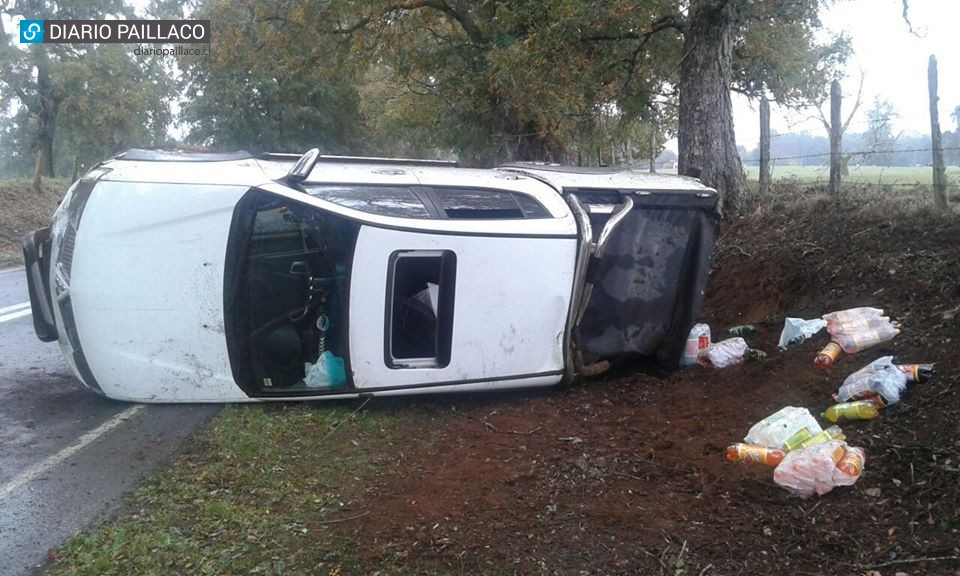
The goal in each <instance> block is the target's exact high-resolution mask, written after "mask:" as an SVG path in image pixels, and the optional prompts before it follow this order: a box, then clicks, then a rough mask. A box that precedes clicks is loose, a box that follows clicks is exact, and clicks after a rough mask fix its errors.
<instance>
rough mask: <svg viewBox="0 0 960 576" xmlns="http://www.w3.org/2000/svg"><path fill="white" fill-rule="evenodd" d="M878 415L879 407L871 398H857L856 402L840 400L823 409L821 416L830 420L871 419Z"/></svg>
mask: <svg viewBox="0 0 960 576" xmlns="http://www.w3.org/2000/svg"><path fill="white" fill-rule="evenodd" d="M879 415H880V408H879V407H878V406H877V404H876V403H875V402H873V401H871V400H857V401H856V402H841V403H840V404H834V405H833V406H831V407H829V408H827V409H826V411H824V413H823V414H822V416H823V417H824V418H826V419H827V420H829V421H830V422H837V421H839V420H841V419H846V420H872V419H874V418H876V417H877V416H879Z"/></svg>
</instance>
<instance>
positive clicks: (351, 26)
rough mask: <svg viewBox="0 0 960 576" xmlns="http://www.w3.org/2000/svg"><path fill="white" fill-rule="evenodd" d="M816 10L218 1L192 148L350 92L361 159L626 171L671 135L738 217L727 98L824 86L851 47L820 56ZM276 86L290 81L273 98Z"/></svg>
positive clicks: (243, 138)
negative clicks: (418, 156)
mask: <svg viewBox="0 0 960 576" xmlns="http://www.w3.org/2000/svg"><path fill="white" fill-rule="evenodd" d="M818 7H819V2H815V1H814V2H797V1H796V0H752V1H750V0H693V1H692V2H690V3H689V5H688V3H687V2H685V1H684V2H681V1H680V0H642V1H637V0H610V1H608V2H582V1H581V0H546V1H541V0H536V1H535V0H512V1H507V0H363V1H361V0H342V1H340V2H329V1H328V0H305V1H304V2H302V3H298V4H295V5H289V4H287V3H278V4H271V5H265V4H254V3H251V2H249V0H248V1H247V2H246V3H242V4H236V3H222V2H213V1H212V0H210V1H209V2H207V3H204V4H203V5H202V6H201V10H200V11H199V12H198V13H197V14H196V15H211V14H215V15H216V19H217V22H221V25H220V26H219V29H220V30H225V32H223V33H221V34H220V36H221V38H220V40H218V42H219V43H218V44H217V45H216V46H215V50H214V55H215V58H214V59H208V60H207V61H197V62H196V63H193V64H191V65H190V68H189V69H188V71H187V76H188V82H189V90H190V92H189V94H190V102H189V103H188V105H187V109H186V113H185V116H184V117H185V119H187V120H188V121H190V122H192V123H193V125H194V130H193V131H192V135H193V136H194V137H196V138H197V139H199V140H202V141H208V142H212V141H214V140H220V141H229V142H231V143H235V144H238V145H240V144H242V143H244V142H250V141H252V142H258V141H260V140H262V139H263V138H264V136H265V135H266V136H269V135H270V134H280V135H282V134H284V133H286V132H288V131H289V130H288V129H282V130H281V129H277V128H275V127H279V126H280V125H281V124H282V123H283V122H285V120H284V119H283V118H277V117H276V115H275V114H274V112H273V111H274V110H276V109H277V104H278V102H279V101H280V98H281V95H283V96H284V97H285V98H287V99H288V100H291V101H293V102H294V103H299V102H303V96H302V95H303V94H304V93H309V92H310V91H311V90H313V89H314V88H312V87H317V88H319V84H320V83H326V84H327V85H338V83H339V85H341V86H343V87H344V92H343V93H342V94H341V96H344V95H347V94H348V93H349V88H350V87H355V88H356V90H357V95H358V99H359V110H360V113H361V114H362V115H363V117H362V118H360V119H359V122H360V123H361V124H362V130H361V133H362V142H363V146H364V147H365V148H367V149H374V150H383V149H384V148H388V149H396V148H398V149H401V150H403V151H408V150H420V151H422V152H426V153H428V154H443V153H444V151H450V152H452V153H454V154H456V155H457V156H458V157H460V159H461V160H465V161H467V162H468V163H474V164H483V165H491V164H496V163H499V162H503V161H509V160H547V161H556V162H576V161H586V162H590V161H592V159H594V158H597V157H598V151H599V152H600V154H599V156H600V157H601V158H606V159H605V160H602V161H603V162H607V161H608V160H609V159H610V158H611V157H616V158H617V161H620V160H621V159H625V160H626V161H629V159H630V157H631V156H632V155H633V153H634V152H636V153H638V154H644V156H646V155H649V154H650V151H644V152H641V149H642V150H646V149H648V148H651V147H652V148H656V147H658V143H659V142H663V141H664V140H666V138H667V137H668V136H669V135H671V134H672V133H675V132H676V133H677V134H678V137H679V139H680V149H681V150H680V157H681V160H680V164H681V167H682V169H687V168H688V167H691V166H695V167H698V168H700V169H701V171H702V177H703V180H704V181H705V182H706V183H707V184H709V185H712V186H714V187H716V188H717V189H718V190H720V192H721V193H722V194H723V195H724V196H725V198H726V200H727V205H728V207H730V208H734V209H735V207H736V200H737V194H738V192H739V189H740V187H741V186H742V175H741V167H740V162H739V158H738V157H737V154H736V148H735V146H734V143H733V123H732V118H731V111H730V106H729V102H730V97H729V90H731V89H736V90H740V91H742V92H744V93H747V94H757V93H760V92H761V91H762V92H765V93H769V94H771V95H772V96H771V97H773V98H776V99H781V100H784V101H786V100H790V99H796V98H798V97H799V96H798V95H801V94H808V93H811V92H814V91H815V89H816V87H818V86H821V85H822V83H823V82H824V81H825V78H826V76H827V75H828V72H829V70H830V68H831V66H833V64H834V63H835V62H837V61H838V60H839V59H840V57H839V56H836V55H835V53H837V50H838V49H839V48H842V46H841V45H842V42H827V43H824V44H821V43H819V42H818V40H817V38H818V36H817V33H818V30H819V21H818V20H817V18H816V14H817V10H818ZM223 23H226V24H223ZM787 40H789V41H787ZM779 42H783V43H784V44H785V45H786V46H787V48H786V49H783V50H781V49H780V48H779V45H778V43H779ZM718 55H719V57H718ZM282 79H295V80H296V81H295V82H293V83H292V84H291V85H290V86H285V87H283V88H278V87H277V86H276V83H277V82H279V81H281V80H282ZM338 97H339V96H338V95H336V94H331V95H328V96H327V97H325V98H322V99H321V100H320V101H319V102H318V104H325V103H326V102H332V101H334V100H335V99H336V98H338ZM344 101H345V102H348V105H346V106H341V107H340V108H339V109H343V110H346V111H347V113H346V114H341V115H340V116H346V117H350V118H352V117H353V108H352V106H353V104H350V103H349V101H348V100H344ZM331 128H332V127H331V126H324V125H322V124H320V125H317V127H316V130H314V131H313V132H314V133H315V134H318V135H321V134H327V133H329V130H330V129H331ZM224 135H230V136H229V137H225V136H224ZM347 141H348V142H356V139H355V138H354V139H353V140H347ZM611 148H612V150H611Z"/></svg>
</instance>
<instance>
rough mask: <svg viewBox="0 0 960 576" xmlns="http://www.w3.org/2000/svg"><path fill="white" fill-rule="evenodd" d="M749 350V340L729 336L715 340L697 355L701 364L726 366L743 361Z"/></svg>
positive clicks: (714, 366)
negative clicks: (718, 340) (725, 338)
mask: <svg viewBox="0 0 960 576" xmlns="http://www.w3.org/2000/svg"><path fill="white" fill-rule="evenodd" d="M746 351H747V341H746V340H744V339H743V338H729V339H727V340H721V341H720V342H714V343H713V344H711V345H710V346H708V347H707V348H706V349H705V350H701V351H700V354H699V355H698V356H697V360H698V361H699V362H700V364H702V365H704V366H707V367H710V368H726V367H727V366H733V365H734V364H740V363H741V362H743V355H744V353H745V352H746Z"/></svg>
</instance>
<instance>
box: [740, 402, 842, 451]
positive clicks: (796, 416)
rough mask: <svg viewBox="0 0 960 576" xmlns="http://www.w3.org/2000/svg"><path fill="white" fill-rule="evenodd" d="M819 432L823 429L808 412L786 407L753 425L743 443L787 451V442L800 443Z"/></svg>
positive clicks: (803, 409) (794, 407) (802, 409)
mask: <svg viewBox="0 0 960 576" xmlns="http://www.w3.org/2000/svg"><path fill="white" fill-rule="evenodd" d="M821 432H823V429H822V428H821V427H820V423H819V422H817V419H816V418H814V417H813V415H812V414H810V411H809V410H807V409H806V408H798V407H796V406H787V407H785V408H781V409H780V410H779V411H777V412H776V413H774V414H771V415H770V416H767V417H766V418H764V419H763V420H761V421H759V422H757V423H756V424H754V425H753V426H752V427H751V428H750V430H749V431H748V432H747V435H746V436H744V438H743V441H744V442H746V443H747V444H759V445H761V446H769V447H771V448H786V449H789V448H790V447H789V446H788V442H790V441H795V442H802V441H805V440H807V439H809V438H810V437H812V436H816V435H817V434H820V433H821ZM794 439H797V440H794Z"/></svg>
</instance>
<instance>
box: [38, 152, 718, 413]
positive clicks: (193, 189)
mask: <svg viewBox="0 0 960 576" xmlns="http://www.w3.org/2000/svg"><path fill="white" fill-rule="evenodd" d="M719 218H720V215H719V206H718V198H717V194H716V192H715V191H713V190H711V189H709V188H707V187H705V186H703V185H702V184H700V183H699V182H698V181H696V180H693V179H689V178H681V177H675V176H658V175H650V174H645V173H639V172H632V171H616V170H606V169H588V168H567V167H559V166H551V165H541V164H514V165H509V166H502V167H500V168H497V169H489V170H481V169H466V168H459V167H456V166H455V165H453V164H452V163H446V162H434V161H418V160H402V159H378V158H353V157H329V156H322V155H320V154H319V153H318V152H317V151H315V150H312V151H310V152H308V153H307V154H305V155H303V156H302V157H298V156H289V157H288V156H284V155H265V156H262V157H253V156H250V155H248V154H245V153H237V154H225V155H224V154H216V155H215V154H188V153H180V152H159V151H149V150H131V151H128V152H126V153H124V154H121V155H119V156H117V157H115V158H113V159H111V160H109V161H107V162H104V163H102V164H100V165H99V166H97V167H96V168H95V169H93V170H92V171H91V172H90V173H88V174H87V175H85V176H84V177H83V178H82V179H81V180H79V181H78V182H76V183H75V184H74V185H73V186H72V187H71V189H70V190H69V191H68V193H67V195H66V197H65V198H64V201H63V202H62V204H61V206H60V207H59V209H58V210H57V211H56V213H55V214H54V217H53V222H52V225H51V227H50V228H45V229H43V230H38V231H35V232H33V233H31V234H29V235H28V236H27V237H26V238H25V239H24V242H23V245H24V256H25V261H26V266H27V271H28V278H29V285H30V298H31V304H32V307H33V318H34V326H35V328H36V331H37V335H38V336H39V337H40V339H41V340H44V341H52V340H58V341H59V343H60V346H61V347H62V349H63V352H64V355H65V356H66V358H67V360H68V361H69V363H70V365H71V366H72V367H73V369H74V371H75V373H76V375H77V377H78V378H79V379H80V380H82V381H83V383H84V384H85V385H86V386H88V387H89V388H91V389H92V390H94V391H96V392H99V393H102V394H104V395H106V396H108V397H110V398H116V399H120V400H131V401H141V402H224V401H249V400H266V399H286V400H289V399H318V398H341V397H350V396H364V395H379V394H400V393H414V392H448V391H456V390H481V389H494V388H512V387H526V386H548V385H552V384H557V383H560V382H563V381H569V380H571V379H572V378H574V377H575V376H576V375H577V374H583V373H590V372H591V371H595V368H594V367H595V366H598V365H603V366H605V365H607V364H608V363H617V362H622V361H628V360H631V359H635V358H638V357H649V358H655V359H656V360H658V361H659V362H660V363H662V364H664V365H666V366H675V365H676V363H677V360H678V358H679V356H680V353H681V351H682V349H683V345H684V342H685V339H686V335H687V333H688V332H689V330H690V327H691V326H692V324H693V323H694V320H695V319H696V317H697V315H698V313H699V310H700V307H701V304H702V299H703V290H704V287H705V284H706V279H707V273H708V267H709V256H710V251H711V249H712V246H713V243H714V239H715V236H716V234H717V229H718V226H719Z"/></svg>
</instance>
